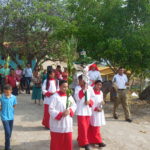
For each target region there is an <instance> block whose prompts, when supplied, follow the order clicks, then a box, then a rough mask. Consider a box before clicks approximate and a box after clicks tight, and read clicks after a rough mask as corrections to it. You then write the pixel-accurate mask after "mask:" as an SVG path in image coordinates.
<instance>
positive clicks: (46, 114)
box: [42, 104, 50, 129]
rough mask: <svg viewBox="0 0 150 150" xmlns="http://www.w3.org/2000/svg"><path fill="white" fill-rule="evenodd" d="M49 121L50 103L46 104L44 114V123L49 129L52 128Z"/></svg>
mask: <svg viewBox="0 0 150 150" xmlns="http://www.w3.org/2000/svg"><path fill="white" fill-rule="evenodd" d="M49 121H50V115H49V105H48V104H44V116H43V121H42V125H43V126H44V127H45V128H48V129H49V128H50V125H49Z"/></svg>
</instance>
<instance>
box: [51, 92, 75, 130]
mask: <svg viewBox="0 0 150 150" xmlns="http://www.w3.org/2000/svg"><path fill="white" fill-rule="evenodd" d="M50 99H51V100H50V104H49V113H50V116H51V117H50V130H51V131H52V132H59V133H68V132H72V131H73V118H72V117H71V116H70V115H68V116H67V117H62V118H61V119H60V120H56V119H55V118H56V117H57V115H58V114H59V113H60V112H64V111H65V110H66V101H67V96H60V95H59V94H58V93H55V94H54V95H53V96H51V98H50ZM69 101H70V104H69V107H68V109H70V108H71V109H72V111H73V112H75V110H76V103H75V101H74V99H73V98H72V96H70V97H69Z"/></svg>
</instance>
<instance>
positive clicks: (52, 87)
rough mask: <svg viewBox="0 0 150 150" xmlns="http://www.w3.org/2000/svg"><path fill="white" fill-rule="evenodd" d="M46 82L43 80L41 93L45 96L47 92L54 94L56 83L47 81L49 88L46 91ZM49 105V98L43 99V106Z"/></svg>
mask: <svg viewBox="0 0 150 150" xmlns="http://www.w3.org/2000/svg"><path fill="white" fill-rule="evenodd" d="M46 82H47V79H46V80H44V82H43V85H42V93H43V95H45V94H46V93H47V92H51V93H55V92H56V81H55V80H49V88H48V90H47V89H46ZM49 103H50V97H46V96H45V97H44V104H49Z"/></svg>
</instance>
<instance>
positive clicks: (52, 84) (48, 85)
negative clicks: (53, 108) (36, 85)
mask: <svg viewBox="0 0 150 150" xmlns="http://www.w3.org/2000/svg"><path fill="white" fill-rule="evenodd" d="M56 89H57V88H56V80H55V73H54V71H53V70H51V71H48V73H47V79H46V80H45V81H44V82H43V85H42V93H43V95H44V116H43V121H42V124H43V126H44V127H45V128H49V119H50V115H49V103H50V97H51V96H52V95H53V94H54V93H55V92H56Z"/></svg>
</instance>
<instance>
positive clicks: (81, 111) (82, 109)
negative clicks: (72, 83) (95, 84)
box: [76, 86, 94, 116]
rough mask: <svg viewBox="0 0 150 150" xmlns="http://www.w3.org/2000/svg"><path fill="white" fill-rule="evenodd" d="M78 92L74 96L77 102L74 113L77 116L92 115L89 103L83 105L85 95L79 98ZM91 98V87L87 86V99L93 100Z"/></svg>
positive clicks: (92, 93) (92, 94) (92, 95)
mask: <svg viewBox="0 0 150 150" xmlns="http://www.w3.org/2000/svg"><path fill="white" fill-rule="evenodd" d="M80 91H81V90H80ZM80 91H79V92H80ZM79 92H78V93H77V95H76V98H77V101H76V103H77V110H76V115H77V116H91V115H92V107H90V106H89V105H85V96H84V97H83V98H82V99H80V98H79ZM93 98H94V91H93V88H92V87H90V86H88V89H87V99H88V101H89V100H92V101H93V102H94V100H93Z"/></svg>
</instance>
